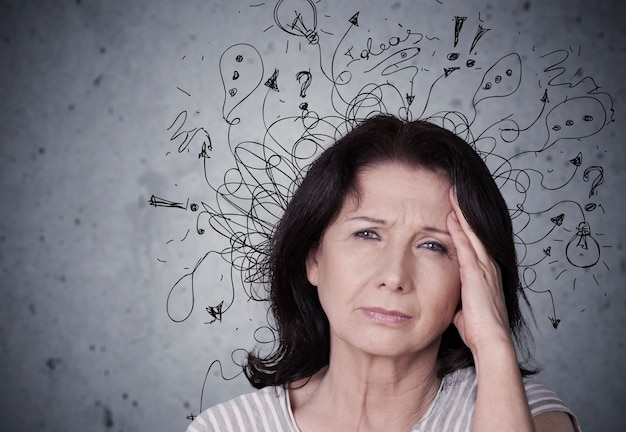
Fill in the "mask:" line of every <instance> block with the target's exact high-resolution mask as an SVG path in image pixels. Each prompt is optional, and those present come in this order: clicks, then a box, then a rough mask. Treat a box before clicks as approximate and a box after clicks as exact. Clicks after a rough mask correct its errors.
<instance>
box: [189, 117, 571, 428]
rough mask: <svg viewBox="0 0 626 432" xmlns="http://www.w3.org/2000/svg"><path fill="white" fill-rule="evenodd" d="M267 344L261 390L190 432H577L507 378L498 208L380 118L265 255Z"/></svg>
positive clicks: (459, 154) (329, 158) (462, 168)
mask: <svg viewBox="0 0 626 432" xmlns="http://www.w3.org/2000/svg"><path fill="white" fill-rule="evenodd" d="M268 257H269V258H268V270H269V274H270V276H271V287H270V301H271V310H272V313H273V316H274V319H275V325H276V328H277V333H278V341H277V346H276V349H275V351H274V352H272V353H271V354H270V355H268V356H261V355H255V354H250V356H249V358H248V364H247V365H246V367H245V373H246V376H247V377H248V379H249V381H250V382H251V384H252V385H253V386H254V387H256V388H258V389H261V390H258V391H257V392H255V393H251V394H248V395H244V396H240V397H239V398H236V399H234V400H232V401H229V402H226V403H223V404H220V405H218V406H216V407H213V408H211V409H209V410H207V411H205V412H204V413H202V414H201V415H200V416H199V417H198V418H197V419H196V420H195V421H194V422H193V423H192V425H191V426H190V427H189V429H188V431H207V430H246V431H247V430H267V431H270V430H271V431H298V430H300V431H302V432H309V431H347V430H353V431H448V430H455V431H456V430H459V431H460V430H470V429H471V430H474V431H480V430H498V431H532V430H537V431H552V432H554V431H557V432H558V431H574V430H579V426H578V423H577V421H576V419H575V417H574V416H573V415H572V413H571V412H570V411H569V410H568V409H567V408H566V407H565V406H564V405H563V403H562V402H561V401H560V400H559V399H558V398H557V397H556V396H555V395H554V394H553V393H552V392H551V391H550V390H548V389H546V388H544V387H543V386H541V385H538V384H533V383H530V382H525V381H524V380H523V376H525V375H530V374H532V372H531V371H528V370H526V369H525V368H523V367H521V366H520V365H518V360H517V353H516V349H515V347H516V346H517V347H518V349H521V350H523V347H524V342H525V338H526V333H525V330H526V325H525V322H524V319H523V317H522V313H521V311H520V306H519V303H518V297H522V298H523V299H524V300H525V296H524V293H523V291H522V288H521V287H520V283H519V277H518V271H517V266H516V256H515V246H514V244H513V233H512V227H511V220H510V218H509V214H508V210H507V207H506V204H505V202H504V200H503V198H502V196H501V194H500V192H499V190H498V187H497V185H496V184H495V182H494V180H493V178H492V177H491V175H490V173H489V170H488V169H487V167H486V166H485V164H484V163H483V161H482V160H481V159H480V157H479V156H478V155H477V153H476V152H475V151H474V150H473V149H472V148H471V147H470V146H469V145H468V144H467V143H466V142H464V141H463V140H462V139H460V138H459V137H457V136H456V135H454V134H453V133H452V132H449V131H447V130H445V129H442V128H440V127H438V126H436V125H433V124H430V123H427V122H422V121H415V122H408V123H405V122H402V121H400V120H398V119H396V118H393V117H390V116H378V117H375V118H372V119H369V120H366V121H364V122H363V123H362V124H361V125H360V126H358V127H356V128H355V129H354V130H353V131H351V132H350V133H348V134H347V135H346V136H344V137H343V138H341V139H339V140H338V141H337V142H336V143H335V144H334V145H333V146H331V147H330V148H329V149H327V150H326V151H325V152H324V153H323V154H322V155H321V156H320V157H319V158H318V159H317V160H316V161H315V162H314V163H313V164H312V166H311V167H310V169H309V171H308V173H307V175H306V177H305V179H304V180H303V182H302V184H301V185H300V187H299V188H298V190H297V191H296V193H295V194H294V196H293V198H292V200H291V201H290V203H289V205H288V207H287V209H286V211H285V214H284V216H283V218H282V219H281V221H280V223H279V224H278V226H277V228H276V232H275V234H274V238H273V242H272V245H271V251H270V253H269V254H268Z"/></svg>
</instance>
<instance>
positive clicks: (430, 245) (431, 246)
mask: <svg viewBox="0 0 626 432" xmlns="http://www.w3.org/2000/svg"><path fill="white" fill-rule="evenodd" d="M423 247H425V248H426V249H428V250H432V251H435V252H439V253H447V252H448V250H447V249H446V247H445V246H444V245H442V244H441V243H437V242H426V243H424V244H423Z"/></svg>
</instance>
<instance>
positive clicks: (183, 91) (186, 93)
mask: <svg viewBox="0 0 626 432" xmlns="http://www.w3.org/2000/svg"><path fill="white" fill-rule="evenodd" d="M176 88H177V89H178V90H180V91H181V92H183V93H185V94H186V95H187V96H191V95H190V94H189V93H188V92H186V91H185V90H183V89H181V88H180V87H176Z"/></svg>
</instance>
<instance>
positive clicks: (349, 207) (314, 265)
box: [306, 163, 460, 357]
mask: <svg viewBox="0 0 626 432" xmlns="http://www.w3.org/2000/svg"><path fill="white" fill-rule="evenodd" d="M450 187H451V185H450V182H449V180H448V179H447V178H446V177H445V176H444V175H442V174H439V173H436V172H433V171H429V170H426V169H422V168H413V167H409V166H408V165H404V164H401V163H384V164H380V165H376V166H372V167H369V168H367V169H365V170H364V171H363V172H361V173H360V174H358V176H357V190H358V192H359V193H358V195H359V199H358V200H355V199H353V198H347V199H346V200H345V202H344V203H343V206H342V208H341V211H340V213H339V215H338V216H337V217H336V218H335V219H334V220H333V221H332V222H331V224H330V225H329V226H328V228H327V229H326V231H325V233H324V235H323V237H322V241H321V243H320V245H319V246H318V247H317V248H316V249H315V250H313V251H311V252H310V253H309V256H308V258H307V263H306V264H307V275H308V279H309V281H310V282H311V283H312V284H313V285H315V286H317V289H318V294H319V298H320V302H321V305H322V308H323V309H324V312H325V313H326V315H327V317H328V320H329V323H330V331H331V347H332V350H333V351H332V352H333V353H334V352H336V350H337V349H341V347H343V348H347V349H349V350H357V351H360V352H364V353H369V354H371V355H378V356H398V357H399V356H407V355H408V356H415V355H416V354H418V355H421V354H426V353H430V354H431V355H434V356H436V354H437V351H438V347H439V342H440V337H441V335H442V333H443V332H444V330H445V329H446V328H447V327H448V325H449V324H450V323H451V321H452V318H453V316H454V313H455V311H456V308H457V305H458V303H459V298H460V278H459V264H458V261H457V258H456V253H455V248H454V244H453V242H452V238H451V237H450V234H449V233H448V229H447V224H446V218H447V216H448V214H449V213H450V212H451V211H452V206H451V204H450V201H449V198H448V197H449V190H450Z"/></svg>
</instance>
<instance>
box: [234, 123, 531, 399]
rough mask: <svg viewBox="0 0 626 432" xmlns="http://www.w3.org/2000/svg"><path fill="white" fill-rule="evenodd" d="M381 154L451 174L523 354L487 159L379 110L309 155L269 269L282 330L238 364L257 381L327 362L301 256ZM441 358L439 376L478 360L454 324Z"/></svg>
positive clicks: (504, 226) (509, 253)
mask: <svg viewBox="0 0 626 432" xmlns="http://www.w3.org/2000/svg"><path fill="white" fill-rule="evenodd" d="M384 162H401V163H405V164H408V165H409V166H415V167H423V168H427V169H430V170H433V171H441V172H444V173H446V174H447V175H448V176H449V179H450V181H451V183H452V184H453V185H455V187H456V191H457V196H458V201H459V205H460V207H461V210H462V211H463V214H464V215H465V217H466V219H467V220H468V222H469V224H470V226H471V227H472V229H473V230H474V232H475V233H476V235H477V236H478V237H479V238H480V240H481V241H482V242H483V244H484V245H485V247H486V249H487V251H488V252H489V254H490V255H491V256H492V257H494V258H495V260H496V261H497V263H498V265H499V266H500V270H501V275H502V284H503V288H504V295H505V299H506V307H507V311H508V316H509V323H510V328H511V333H512V335H513V337H514V340H515V341H516V342H517V345H518V348H524V349H526V354H528V350H527V345H526V342H527V341H528V340H529V337H530V336H529V334H528V333H527V332H526V322H525V321H524V318H523V316H522V312H521V310H520V305H519V301H518V299H519V297H521V298H523V299H524V300H526V297H525V295H524V292H523V290H522V288H521V286H520V281H519V273H518V268H517V261H516V252H515V245H514V243H513V230H512V225H511V219H510V216H509V212H508V208H507V206H506V203H505V201H504V199H503V197H502V195H501V194H500V191H499V189H498V187H497V185H496V183H495V182H494V180H493V177H492V176H491V173H490V172H489V170H488V168H487V166H486V165H485V163H484V162H483V160H482V159H481V158H480V156H479V155H478V154H477V153H476V151H475V150H474V149H473V148H472V147H471V146H470V145H469V144H468V143H466V142H465V141H464V140H463V139H461V138H459V137H458V136H456V135H455V134H454V133H452V132H450V131H448V130H446V129H444V128H441V127H439V126H437V125H435V124H432V123H428V122H425V121H412V122H404V121H402V120H399V119H397V118H395V117H392V116H388V115H379V116H376V117H373V118H370V119H367V120H365V121H364V122H362V123H361V124H360V125H359V126H357V127H356V128H355V129H353V130H352V131H351V132H349V133H348V134H346V135H345V136H344V137H342V138H340V139H339V140H337V142H335V143H334V144H333V145H332V146H330V147H329V148H328V149H327V150H325V151H324V152H323V153H322V154H321V156H320V157H319V158H318V159H317V160H316V161H315V162H313V164H312V165H311V166H310V168H309V170H308V172H307V174H306V176H305V178H304V180H303V181H302V183H301V185H300V186H299V188H298V189H297V190H296V192H295V194H294V196H293V198H292V199H291V201H290V202H289V204H288V206H287V208H286V210H285V213H284V215H283V217H282V219H281V220H280V222H279V223H278V225H277V227H276V229H275V232H274V235H273V238H272V241H271V244H270V251H269V253H268V255H267V262H266V271H268V274H269V280H270V286H269V290H270V294H269V295H270V297H269V299H270V304H271V313H272V315H273V319H274V325H275V328H276V332H277V337H278V338H277V341H276V346H275V349H274V350H273V352H271V353H269V354H268V355H267V356H261V355H258V354H254V353H250V354H249V356H248V363H247V364H246V365H245V367H244V372H245V374H246V377H247V378H248V380H249V381H250V383H251V384H252V385H253V386H254V387H256V388H262V387H265V386H268V385H281V384H287V383H290V382H293V381H296V380H299V379H302V378H306V377H309V376H311V375H313V374H314V373H316V372H317V371H319V370H320V369H321V368H322V367H324V366H326V365H328V362H329V353H330V333H329V324H328V319H327V317H326V315H325V313H324V311H323V310H322V307H321V305H320V302H319V298H318V295H317V290H316V289H315V287H313V286H312V285H311V284H310V283H309V281H308V279H307V274H306V267H305V260H306V257H307V254H308V253H309V251H310V250H311V249H312V248H314V247H316V246H317V245H318V244H319V242H320V241H321V239H322V235H323V233H324V231H325V230H326V228H327V227H328V225H329V224H330V223H331V221H332V220H333V219H334V217H335V216H336V215H337V214H338V213H339V211H340V209H341V207H342V205H343V203H344V200H345V198H346V197H347V196H348V195H349V194H354V193H356V177H357V174H358V173H359V172H361V171H362V170H363V169H364V168H366V167H368V166H372V165H375V164H380V163H384ZM415 187H418V188H419V187H420V186H419V185H416V186H415ZM526 303H528V301H527V300H526ZM438 360H439V363H440V370H439V374H440V375H441V376H443V375H446V374H448V373H450V372H453V371H455V370H457V369H460V368H463V367H467V366H471V365H473V364H474V360H473V357H472V354H471V352H470V350H469V349H468V348H467V346H465V344H464V343H463V341H462V340H461V337H460V336H459V333H458V331H457V330H456V328H455V327H454V325H452V324H451V325H450V327H449V328H448V329H447V330H446V331H445V332H444V334H443V337H442V341H441V346H440V349H439V357H438ZM520 369H521V370H522V372H523V373H524V374H528V373H532V372H531V371H528V370H526V369H523V368H520Z"/></svg>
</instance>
